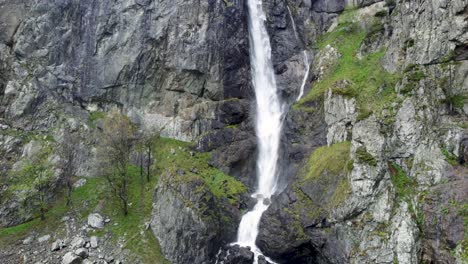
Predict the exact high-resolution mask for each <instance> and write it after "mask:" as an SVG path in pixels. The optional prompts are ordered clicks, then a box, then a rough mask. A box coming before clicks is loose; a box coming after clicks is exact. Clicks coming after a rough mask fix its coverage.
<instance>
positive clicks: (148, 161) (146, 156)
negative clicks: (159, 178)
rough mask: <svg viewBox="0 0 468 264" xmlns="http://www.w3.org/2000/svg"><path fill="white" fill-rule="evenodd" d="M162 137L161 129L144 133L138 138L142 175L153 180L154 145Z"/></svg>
mask: <svg viewBox="0 0 468 264" xmlns="http://www.w3.org/2000/svg"><path fill="white" fill-rule="evenodd" d="M159 137H160V131H156V132H145V133H142V134H141V135H140V137H139V139H138V159H139V160H138V162H139V164H140V177H141V178H142V179H143V178H144V176H146V181H147V182H150V181H151V166H152V165H153V158H154V157H153V151H154V145H155V144H156V142H157V140H158V139H159Z"/></svg>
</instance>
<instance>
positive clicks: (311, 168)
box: [296, 141, 353, 218]
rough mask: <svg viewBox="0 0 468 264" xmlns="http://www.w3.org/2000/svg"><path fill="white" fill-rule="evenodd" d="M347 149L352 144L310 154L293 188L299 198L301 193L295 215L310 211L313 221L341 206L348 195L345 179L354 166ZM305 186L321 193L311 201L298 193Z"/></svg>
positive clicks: (320, 148)
mask: <svg viewBox="0 0 468 264" xmlns="http://www.w3.org/2000/svg"><path fill="white" fill-rule="evenodd" d="M350 147H351V143H350V142H348V141H346V142H341V143H336V144H333V145H331V146H323V147H319V148H317V149H316V150H315V151H314V152H313V153H312V154H311V156H310V157H309V159H308V161H307V163H306V165H305V166H304V168H303V170H302V180H301V181H299V183H298V184H299V186H297V188H296V190H297V191H296V193H297V194H298V195H299V194H301V193H302V198H301V199H300V200H301V201H300V202H299V203H298V204H299V206H298V208H296V209H297V210H298V211H304V210H305V211H309V217H312V218H314V217H317V216H318V215H319V214H320V213H321V212H325V211H328V212H329V211H330V210H333V209H335V208H338V207H340V206H342V205H343V203H344V201H345V200H346V198H347V197H348V195H349V194H350V192H351V185H350V183H349V180H348V177H347V175H348V172H349V171H350V169H351V168H352V166H353V162H352V160H351V159H350ZM305 185H310V186H316V187H317V188H318V189H317V190H318V191H319V192H320V193H319V194H317V195H316V196H317V197H314V198H313V199H312V198H311V197H308V196H307V195H305V194H304V193H303V191H301V190H300V189H301V186H305ZM299 196H300V195H299ZM314 200H315V201H314ZM318 201H321V202H318Z"/></svg>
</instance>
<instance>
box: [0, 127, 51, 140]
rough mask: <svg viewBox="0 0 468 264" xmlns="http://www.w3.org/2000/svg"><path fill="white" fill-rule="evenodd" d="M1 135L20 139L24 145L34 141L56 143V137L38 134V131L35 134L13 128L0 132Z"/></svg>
mask: <svg viewBox="0 0 468 264" xmlns="http://www.w3.org/2000/svg"><path fill="white" fill-rule="evenodd" d="M0 135H5V136H11V137H15V138H19V139H20V140H21V141H22V142H23V143H28V142H30V141H32V140H37V141H46V142H53V141H54V137H53V136H52V135H50V134H46V133H43V132H38V131H35V132H30V131H23V130H19V129H12V128H10V129H5V130H0Z"/></svg>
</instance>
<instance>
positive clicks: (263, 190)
mask: <svg viewBox="0 0 468 264" xmlns="http://www.w3.org/2000/svg"><path fill="white" fill-rule="evenodd" d="M248 9H249V41H250V64H251V68H252V80H253V86H254V88H255V98H256V112H257V115H256V125H255V130H256V134H257V141H258V157H257V178H258V186H257V190H256V192H255V193H254V194H253V195H252V197H254V198H255V199H256V200H257V203H256V205H255V206H254V208H253V209H252V210H251V211H249V212H247V213H246V214H245V215H244V216H243V217H242V220H241V222H240V225H239V230H238V233H237V242H235V243H234V244H238V245H239V246H242V247H250V249H251V251H252V252H253V253H254V254H255V262H254V263H257V262H258V256H259V255H263V254H262V252H261V251H260V250H259V249H258V248H257V246H256V244H255V240H256V238H257V235H258V227H259V223H260V219H261V217H262V214H263V213H264V212H265V211H266V210H267V209H268V206H269V205H270V198H271V196H272V195H273V194H274V193H275V191H276V188H277V176H278V175H277V163H278V151H279V145H280V136H281V126H282V118H283V111H284V107H283V105H282V103H281V101H280V98H279V95H278V91H277V87H276V80H275V75H274V71H273V66H272V63H271V46H270V39H269V36H268V32H267V30H266V28H265V25H264V23H265V20H266V18H265V13H264V12H263V9H262V1H261V0H248ZM267 260H268V261H270V262H272V261H271V260H270V259H268V258H267Z"/></svg>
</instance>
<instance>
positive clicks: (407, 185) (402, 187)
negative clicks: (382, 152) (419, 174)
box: [388, 163, 416, 200]
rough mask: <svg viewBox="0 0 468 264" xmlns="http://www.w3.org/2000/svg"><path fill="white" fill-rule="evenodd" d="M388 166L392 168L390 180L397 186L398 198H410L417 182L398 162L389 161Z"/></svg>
mask: <svg viewBox="0 0 468 264" xmlns="http://www.w3.org/2000/svg"><path fill="white" fill-rule="evenodd" d="M388 168H389V170H390V180H391V181H392V184H393V187H394V188H395V193H396V195H397V198H398V199H400V200H407V199H409V198H410V196H411V195H412V194H413V193H414V191H415V190H416V182H415V181H414V180H413V179H411V178H409V177H408V176H407V175H406V173H405V172H404V171H403V169H402V168H401V167H400V166H398V164H396V163H389V164H388Z"/></svg>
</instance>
